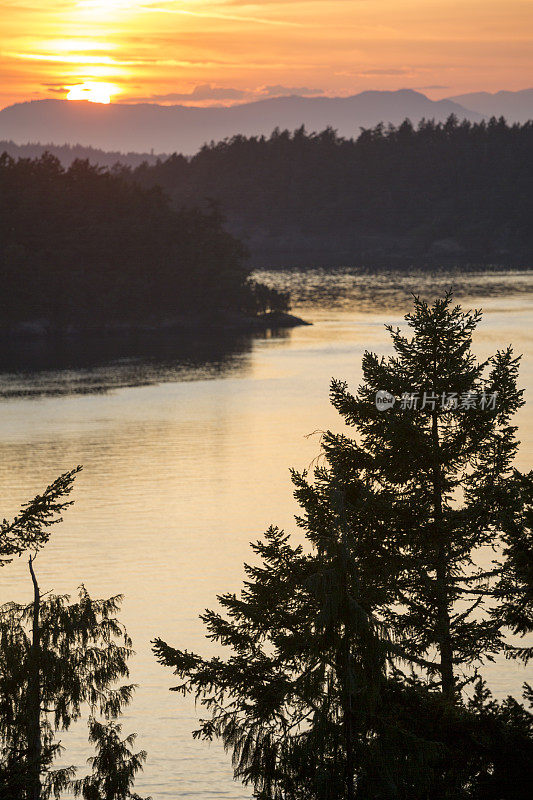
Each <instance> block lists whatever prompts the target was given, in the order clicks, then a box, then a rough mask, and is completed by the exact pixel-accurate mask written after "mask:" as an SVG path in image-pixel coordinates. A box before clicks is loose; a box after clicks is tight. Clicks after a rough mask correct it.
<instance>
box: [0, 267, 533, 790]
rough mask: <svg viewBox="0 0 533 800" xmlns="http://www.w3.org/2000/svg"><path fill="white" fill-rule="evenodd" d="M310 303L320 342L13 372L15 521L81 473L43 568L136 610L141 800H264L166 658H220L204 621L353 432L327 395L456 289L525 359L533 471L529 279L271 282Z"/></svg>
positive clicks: (199, 348) (295, 340)
mask: <svg viewBox="0 0 533 800" xmlns="http://www.w3.org/2000/svg"><path fill="white" fill-rule="evenodd" d="M260 277H262V278H263V279H266V280H268V281H269V282H271V283H272V284H274V285H277V286H280V287H282V288H285V287H288V288H291V289H292V290H293V292H294V293H295V299H296V307H295V312H296V313H299V314H300V315H301V316H303V317H305V318H306V319H308V320H309V321H312V322H313V323H314V324H313V325H312V326H311V327H302V328H296V329H294V330H291V331H289V332H282V333H279V334H275V333H274V334H270V335H269V336H256V337H242V336H241V337H236V338H231V337H222V338H221V337H219V336H217V337H209V336H204V337H200V338H198V337H197V338H196V339H195V341H190V340H184V341H182V340H178V341H168V339H167V340H166V341H161V340H160V339H159V338H158V337H152V338H148V339H147V338H146V337H140V338H139V337H137V338H130V339H125V340H116V339H102V340H101V341H99V342H93V343H91V344H90V345H89V344H85V345H84V348H83V350H82V352H80V348H79V345H77V344H76V343H75V342H72V341H71V342H68V341H67V342H55V343H53V344H52V345H48V346H44V345H42V344H40V345H36V344H33V345H30V344H27V345H26V346H25V347H24V348H22V349H20V348H19V349H17V351H16V352H15V351H14V350H13V349H11V351H10V352H9V353H4V354H3V355H2V357H1V360H0V369H1V370H2V372H3V375H2V377H1V380H0V390H1V399H0V403H1V412H2V423H1V428H0V431H1V435H0V448H1V456H2V457H1V459H0V486H1V490H2V509H1V512H0V513H2V515H3V516H6V517H10V516H12V515H13V514H14V513H15V512H16V510H17V509H18V507H19V506H20V504H21V503H22V502H24V501H25V500H26V499H28V498H29V497H31V496H33V494H35V493H36V492H38V491H40V490H41V489H42V488H43V487H44V486H45V485H46V484H47V483H49V482H50V481H51V480H52V479H53V478H54V477H55V476H56V475H57V474H59V473H60V472H62V471H64V470H67V469H70V468H71V467H72V466H74V465H76V464H78V463H81V464H83V466H84V470H83V472H82V474H81V475H80V476H79V478H78V479H77V481H76V488H75V492H74V495H73V497H74V499H75V506H74V507H73V508H72V509H70V510H69V511H68V512H67V513H66V517H65V522H64V524H63V525H62V526H61V528H57V529H56V530H55V531H54V534H53V537H52V540H51V541H50V543H49V545H48V546H47V548H46V549H45V551H43V552H42V553H41V554H40V555H39V558H38V561H37V571H38V575H39V579H40V582H41V586H42V588H43V589H45V590H46V589H53V590H54V591H56V592H69V593H74V592H75V590H76V587H77V586H78V585H79V584H80V583H81V582H82V581H83V582H84V583H85V585H86V586H87V588H88V589H89V591H90V592H91V594H92V595H93V596H107V595H110V594H115V593H117V592H122V593H124V595H125V601H124V608H123V614H122V618H123V620H124V622H125V623H126V625H127V627H128V629H129V631H130V633H131V635H132V637H133V640H134V645H135V649H136V653H137V654H136V656H135V658H134V660H133V662H132V678H133V680H134V681H136V682H138V683H139V684H140V688H139V690H138V692H137V694H136V697H135V700H134V702H133V703H132V705H131V706H130V708H129V710H128V713H127V714H126V716H125V718H124V720H123V725H124V731H125V732H130V731H132V730H133V731H137V732H138V734H139V738H138V742H137V743H138V745H139V747H142V748H145V749H146V750H147V751H148V754H149V758H148V762H147V765H146V768H145V771H144V773H143V774H142V776H141V777H140V778H139V779H138V781H137V784H136V788H137V791H138V792H139V793H140V794H141V795H143V794H144V795H147V794H151V795H152V797H153V798H154V800H163V799H164V798H202V800H206V798H209V797H212V798H217V799H218V798H220V800H222V799H223V798H226V799H227V800H243V798H249V797H250V791H249V790H247V789H245V788H243V787H242V786H241V785H240V784H238V783H235V782H234V781H233V780H232V771H231V765H230V762H229V757H228V756H227V755H226V754H224V752H223V751H222V750H221V748H220V747H219V746H218V745H216V744H213V745H207V744H205V743H202V742H195V741H193V740H192V738H191V735H190V732H191V730H193V729H194V728H195V727H196V720H197V715H196V713H195V708H194V704H193V702H192V701H191V700H189V699H183V698H181V697H179V696H177V695H176V694H173V693H172V694H171V693H170V692H169V691H168V688H169V687H170V686H172V685H173V683H174V681H173V676H172V675H171V674H170V672H169V671H168V670H166V669H164V668H162V667H160V666H159V665H158V664H157V663H156V662H155V660H154V658H153V656H152V654H151V650H150V640H151V639H152V638H153V637H155V636H161V637H162V638H164V639H166V640H167V641H168V642H169V643H171V644H173V645H175V646H178V647H181V648H187V649H189V650H197V651H201V652H202V653H204V654H206V655H209V654H211V653H214V652H215V650H216V648H215V646H214V645H212V644H211V643H208V642H206V641H205V640H204V638H203V627H202V624H201V623H200V622H199V620H198V614H199V613H200V612H201V611H202V610H203V609H204V608H206V607H213V606H214V605H215V595H216V594H217V593H221V592H224V591H229V590H238V588H239V585H240V582H241V580H242V574H243V573H242V563H243V561H245V560H246V559H248V558H249V555H250V551H249V545H248V543H249V542H250V541H251V540H254V539H256V538H258V537H259V536H260V535H261V533H262V532H263V531H264V530H265V529H266V527H267V526H268V525H269V524H270V523H276V524H278V525H280V526H282V527H285V528H286V529H287V530H294V529H295V526H294V523H293V521H292V515H293V514H294V513H295V511H296V505H295V502H294V500H293V498H292V488H291V483H290V479H289V473H288V468H289V467H290V466H295V467H297V468H305V467H308V466H309V465H310V464H311V463H312V462H313V459H314V458H315V457H316V456H317V454H318V452H319V434H316V435H315V436H311V437H309V438H308V437H307V435H308V434H309V433H311V432H313V431H317V430H318V431H320V430H322V429H326V428H333V429H336V430H339V429H340V428H341V424H340V420H339V418H338V416H337V414H336V412H335V411H334V410H333V409H332V408H331V407H330V405H329V402H328V386H329V381H330V379H331V377H333V376H335V377H339V378H343V379H346V380H347V381H348V382H349V383H350V385H351V386H353V387H354V389H355V388H356V386H357V384H358V381H359V378H360V363H361V357H362V355H363V352H364V350H365V349H367V348H369V349H373V350H375V351H377V352H382V353H388V352H390V345H389V341H388V335H387V333H386V331H385V330H384V327H383V324H384V323H385V322H390V323H393V324H397V323H398V324H399V323H400V322H401V318H402V315H403V313H404V312H405V311H407V310H408V309H409V305H410V299H409V292H410V291H417V292H420V293H421V294H423V295H425V296H428V297H430V296H433V295H434V294H435V292H437V291H438V290H440V289H442V287H445V286H449V285H450V284H451V283H454V284H455V285H456V286H457V289H458V297H459V298H460V299H461V301H463V302H464V303H465V304H467V305H469V306H476V307H479V306H482V307H483V308H484V310H485V316H484V320H483V323H482V325H481V327H480V329H479V331H478V334H477V336H476V340H475V348H476V351H477V353H478V354H479V356H480V357H481V356H484V355H487V354H488V353H489V352H492V351H493V350H494V349H496V348H498V347H501V346H504V345H506V344H507V343H509V342H512V343H513V344H514V345H515V346H516V349H517V351H518V352H521V353H523V354H524V362H523V367H522V373H521V380H522V385H523V386H524V387H525V389H526V400H529V401H530V402H529V403H528V404H527V406H526V407H525V408H524V409H522V410H521V412H520V414H519V425H520V436H521V439H522V446H521V450H520V455H519V458H518V462H517V465H518V466H519V467H520V468H522V469H526V468H528V469H529V468H530V467H531V464H532V461H533V459H532V455H533V412H532V409H533V340H532V335H531V323H532V320H533V272H527V273H516V274H498V273H486V274H479V273H477V274H472V275H466V276H465V275H444V274H443V275H438V276H432V277H429V278H424V277H422V276H420V275H403V276H402V275H392V274H389V275H387V274H383V275H380V276H377V277H371V276H367V275H353V274H351V273H349V272H338V273H336V274H335V275H333V276H331V275H329V276H327V275H324V274H323V273H321V272H319V271H313V272H307V273H298V272H285V273H275V274H271V273H261V276H260ZM0 592H1V596H2V599H3V600H6V599H15V600H19V601H28V600H29V599H30V597H31V586H30V582H29V578H28V576H27V568H26V566H25V564H24V563H23V562H21V561H18V562H16V563H14V564H13V565H11V566H9V567H6V568H5V569H4V570H3V571H2V574H1V584H0ZM487 675H488V676H489V678H490V683H491V686H492V687H493V688H494V689H495V691H496V693H497V694H498V695H502V694H505V693H508V692H511V691H512V692H515V693H518V692H519V689H520V686H521V683H522V681H523V680H524V679H525V678H526V675H525V673H524V671H523V669H521V668H519V667H518V666H517V665H515V664H513V663H509V662H503V663H502V662H499V663H497V664H496V665H492V666H491V667H490V669H488V670H487ZM61 738H62V740H63V743H64V744H66V745H68V750H67V753H66V760H67V761H68V762H69V763H74V764H78V765H80V766H82V765H83V761H84V759H85V758H86V757H87V756H88V755H90V754H91V753H90V750H89V748H88V746H87V744H86V729H85V727H84V726H83V725H81V726H77V727H76V728H75V729H74V731H73V732H72V734H71V735H69V736H62V737H61Z"/></svg>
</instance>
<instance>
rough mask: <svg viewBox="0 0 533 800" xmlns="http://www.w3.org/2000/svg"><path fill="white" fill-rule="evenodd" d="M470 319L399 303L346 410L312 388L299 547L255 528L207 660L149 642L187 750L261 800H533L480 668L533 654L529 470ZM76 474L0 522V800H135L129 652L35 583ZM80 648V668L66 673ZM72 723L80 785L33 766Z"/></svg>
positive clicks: (46, 765)
mask: <svg viewBox="0 0 533 800" xmlns="http://www.w3.org/2000/svg"><path fill="white" fill-rule="evenodd" d="M480 318H481V315H480V313H479V312H477V311H475V312H470V311H465V310H463V309H462V308H461V307H460V306H457V305H454V303H453V299H452V296H451V294H450V293H448V294H446V295H445V296H444V297H442V298H440V299H438V300H436V301H435V302H434V303H433V304H432V305H429V304H427V303H426V302H424V301H422V300H420V299H419V298H415V302H414V309H413V311H412V312H411V313H410V314H408V315H407V316H406V324H407V327H408V329H409V330H408V331H405V330H401V329H399V328H393V327H389V328H388V330H389V332H390V335H391V339H392V345H393V355H391V356H389V357H387V358H385V357H381V356H378V355H377V354H375V353H371V352H366V353H365V355H364V357H363V363H362V367H363V382H362V384H361V386H360V387H359V389H358V390H357V392H356V393H355V394H354V393H352V392H351V391H350V390H349V387H348V386H347V384H346V383H345V382H343V381H338V380H334V381H333V382H332V384H331V400H332V403H333V405H334V407H335V408H336V409H337V410H338V412H339V414H340V416H341V419H342V421H343V423H344V425H345V429H346V430H347V431H349V430H350V429H353V432H354V433H353V436H350V435H348V433H347V432H345V433H335V432H332V431H325V432H323V434H322V436H321V443H320V454H319V457H318V458H317V460H316V466H315V469H314V470H313V473H312V474H309V473H308V472H306V471H304V472H297V471H293V473H292V478H293V483H294V491H295V497H296V499H297V501H298V503H299V506H300V509H301V510H300V512H299V515H298V516H297V518H296V521H297V524H298V526H299V528H300V530H301V531H302V532H303V534H304V537H303V542H302V537H301V536H300V537H299V541H298V542H296V541H295V537H293V536H291V535H290V534H288V533H285V532H284V531H282V530H280V529H279V528H277V527H276V526H272V527H270V528H269V529H268V531H267V532H266V534H265V535H264V537H263V538H262V539H260V540H259V541H257V542H256V543H254V544H253V545H252V550H253V555H254V558H253V562H252V563H250V564H248V565H246V568H245V569H246V579H245V582H244V585H243V588H242V591H241V592H240V593H239V594H236V593H233V592H229V593H227V594H224V595H222V596H220V597H219V598H218V601H219V605H220V609H219V610H216V611H211V610H208V611H206V612H205V613H204V614H203V616H202V619H203V621H204V623H205V625H206V629H207V633H206V635H207V637H208V638H209V639H210V640H212V641H216V642H218V643H219V645H220V646H221V651H222V654H218V655H217V656H215V657H212V658H204V657H202V656H201V655H199V654H195V653H192V652H190V651H188V650H186V649H181V648H178V647H175V646H173V645H171V644H169V643H167V642H165V641H163V640H161V639H159V638H156V639H155V640H154V642H153V649H154V653H155V656H156V657H157V659H158V660H159V661H160V663H161V664H163V665H164V666H166V667H169V668H171V669H172V670H173V671H174V673H175V674H176V675H177V677H178V680H179V683H178V685H177V686H175V687H174V689H175V690H178V691H180V692H182V693H183V694H187V693H192V694H193V695H194V696H195V697H196V699H197V700H198V701H199V703H200V706H201V709H202V711H201V719H200V722H199V727H198V729H197V730H196V731H195V732H194V736H196V737H199V738H202V739H206V740H210V739H213V738H219V739H221V740H222V742H223V743H224V745H225V747H226V749H227V750H228V751H230V753H231V756H232V761H233V766H234V773H235V777H236V778H237V779H239V780H241V781H243V782H244V783H245V784H247V785H250V786H251V787H252V789H253V792H254V795H253V796H254V797H255V798H257V800H525V799H526V798H528V797H529V796H530V791H531V781H532V778H533V714H532V713H531V710H530V707H531V705H532V704H533V689H532V688H531V686H530V685H528V684H527V683H525V684H524V692H523V698H521V699H518V698H516V697H513V696H509V697H507V698H506V699H503V700H496V699H494V697H493V696H492V694H491V691H490V687H489V686H488V685H487V683H486V681H485V679H484V678H483V667H484V665H485V664H487V663H488V662H491V661H493V660H494V659H496V658H502V657H506V658H509V659H512V660H514V661H517V662H518V663H522V664H523V665H527V664H528V663H529V661H530V660H531V658H532V657H533V647H531V646H530V645H529V644H528V640H527V638H525V637H527V636H528V635H529V634H531V632H532V631H533V473H532V472H526V473H522V472H520V471H518V470H517V469H516V468H515V466H514V459H515V456H516V453H517V449H518V441H517V437H516V433H517V428H516V425H515V423H514V415H515V413H516V412H517V411H518V409H519V408H520V407H521V406H522V405H523V403H524V400H523V392H522V390H521V389H520V388H519V387H518V383H517V381H518V370H519V358H517V357H516V356H515V355H514V353H513V351H512V348H511V347H507V348H503V349H501V350H499V351H497V352H496V353H495V354H494V355H493V356H491V357H489V358H487V359H486V360H484V361H482V362H479V361H478V360H477V359H476V357H475V355H474V354H473V352H472V349H471V344H472V336H473V334H474V331H475V329H476V326H477V325H478V323H479V321H480ZM384 393H385V396H386V398H388V404H387V406H380V405H379V403H378V402H377V401H376V397H377V396H378V394H379V395H380V396H383V394H384ZM76 472H77V471H74V472H72V473H67V474H66V475H64V476H61V477H60V478H59V479H58V480H57V481H56V482H55V483H54V484H52V486H51V487H49V488H48V489H47V490H46V492H45V493H44V494H43V495H42V496H40V497H37V498H36V499H35V500H34V501H32V502H31V503H30V504H29V505H28V506H26V507H25V509H24V510H23V511H21V513H20V514H19V516H18V517H17V518H16V519H15V520H14V521H13V522H11V523H9V522H7V521H4V523H3V524H2V530H1V549H0V555H1V557H2V561H3V563H5V564H6V565H7V566H8V562H9V560H10V559H11V558H13V557H14V556H15V555H18V554H21V553H23V552H24V553H27V554H29V559H28V568H29V576H30V578H31V582H32V586H33V601H32V602H31V603H30V604H29V605H28V606H27V607H20V606H18V605H15V604H8V605H6V606H4V607H3V608H2V609H1V610H0V611H1V614H0V723H1V724H0V796H3V797H10V798H11V800H30V799H31V800H41V798H48V797H49V796H50V795H51V794H53V793H54V792H55V793H56V796H58V795H59V794H60V793H61V791H62V789H63V788H64V787H66V786H71V787H73V788H74V791H75V792H76V793H78V794H80V795H81V796H82V797H83V798H85V800H97V799H98V800H127V798H132V797H133V798H135V797H136V795H135V794H134V793H133V782H134V778H135V775H136V773H137V772H138V771H139V770H140V769H141V768H142V764H143V760H144V758H145V755H146V754H144V753H143V752H139V753H135V752H134V751H133V750H132V743H133V738H132V737H131V736H129V737H126V738H125V739H122V738H121V729H120V726H119V724H118V723H117V721H116V720H117V718H118V717H119V716H120V713H121V711H122V709H123V708H124V707H125V705H127V703H128V702H129V700H130V698H131V694H132V687H131V686H128V685H127V684H125V685H123V686H122V687H119V688H118V689H117V688H116V683H117V681H119V680H121V679H123V678H127V659H128V657H129V655H130V654H131V642H130V641H129V638H128V636H127V634H126V632H125V631H124V629H123V627H122V626H121V625H120V623H119V621H118V619H117V610H118V606H119V598H110V599H108V600H104V601H94V600H92V599H91V598H90V597H89V595H88V593H87V592H86V590H85V589H82V590H81V592H80V596H79V599H78V600H77V601H76V602H74V603H73V604H72V603H71V602H70V600H69V599H68V598H57V597H54V596H46V597H45V596H44V595H43V594H42V593H41V591H40V588H39V584H38V580H37V578H36V575H35V557H36V554H37V552H38V550H39V549H40V548H41V547H43V546H44V545H45V544H46V541H47V540H48V537H49V535H50V526H51V525H53V524H55V522H57V521H58V517H59V515H60V514H61V513H62V511H63V509H64V508H65V506H66V505H68V504H69V502H68V499H66V498H67V496H68V494H69V492H70V491H71V488H72V482H73V480H74V477H75V475H76ZM84 648H85V649H86V650H87V651H89V652H90V653H92V654H94V655H93V656H91V658H90V659H88V661H87V660H85V659H81V661H82V662H83V664H84V668H83V670H81V671H80V669H79V665H80V653H84V652H85V649H84ZM96 665H97V666H98V668H96ZM82 706H86V707H88V711H89V729H90V738H91V740H92V741H93V742H94V743H95V745H96V748H97V756H96V757H95V758H94V759H93V760H92V762H91V763H92V770H93V771H92V774H90V775H89V776H87V777H86V778H82V779H76V778H75V776H74V774H73V771H72V770H69V769H68V768H67V769H66V770H65V769H63V770H59V771H58V770H54V769H53V762H54V759H55V757H56V755H57V744H56V743H55V736H56V734H57V733H58V731H60V730H61V729H62V728H65V727H68V725H69V724H70V722H71V720H73V719H76V718H78V717H79V715H80V713H81V709H82ZM99 716H101V717H103V720H99V719H98V717H99ZM10 781H11V783H9V782H10ZM17 781H18V782H17ZM5 786H8V790H5V789H4V787H5ZM2 791H4V794H3V795H2ZM10 792H11V793H10Z"/></svg>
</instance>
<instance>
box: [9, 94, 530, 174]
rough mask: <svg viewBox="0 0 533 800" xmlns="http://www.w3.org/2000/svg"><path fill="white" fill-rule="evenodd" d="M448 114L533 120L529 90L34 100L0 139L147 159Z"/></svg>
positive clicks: (12, 113)
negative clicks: (282, 133) (226, 99)
mask: <svg viewBox="0 0 533 800" xmlns="http://www.w3.org/2000/svg"><path fill="white" fill-rule="evenodd" d="M450 114H455V115H456V116H457V117H458V118H459V119H468V120H470V121H472V122H477V121H480V120H482V119H484V118H487V119H488V118H489V117H491V116H497V117H499V116H501V115H503V116H505V117H506V118H507V119H508V121H509V122H525V121H526V120H528V119H532V118H533V89H526V90H523V91H520V92H503V91H502V92H496V93H495V94H489V93H487V92H478V93H472V94H464V95H458V96H457V97H450V98H447V99H445V100H430V99H429V98H428V97H426V95H424V94H422V93H421V92H417V91H414V90H412V89H402V90H399V91H392V92H386V91H367V92H361V93H360V94H356V95H353V96H351V97H300V96H297V95H294V96H290V97H275V98H270V99H267V100H259V101H255V102H251V103H244V104H241V105H234V106H217V107H210V108H198V107H191V106H184V105H171V106H164V105H158V104H155V103H154V104H152V103H140V104H131V105H128V104H118V103H116V104H115V103H113V104H109V105H101V104H97V103H89V102H87V101H75V102H73V101H69V100H55V99H47V100H33V101H30V102H26V103H17V104H15V105H12V106H8V107H7V108H4V109H3V110H2V111H0V140H3V141H2V145H3V147H4V148H5V149H6V150H8V152H10V151H16V148H15V147H14V144H15V143H16V144H17V145H21V144H25V143H41V144H43V145H46V144H54V145H56V146H64V145H71V146H74V145H82V146H84V147H92V148H98V149H100V150H105V151H116V153H117V156H118V154H120V153H123V154H124V153H128V152H130V154H131V153H151V154H152V157H153V154H154V153H171V152H179V153H183V154H185V155H192V154H194V153H195V152H197V151H198V150H199V149H200V147H201V146H202V145H203V144H204V143H206V142H210V141H219V140H221V139H224V138H226V137H231V136H234V135H236V134H242V135H244V136H260V135H262V134H264V135H269V134H270V133H271V132H272V130H273V129H274V128H276V127H279V128H280V129H289V130H295V129H296V128H299V127H300V126H301V125H305V127H306V129H307V130H308V131H320V130H323V129H324V128H326V127H327V126H331V127H333V128H334V129H335V130H337V132H338V134H339V135H340V136H345V137H354V136H355V137H356V136H357V135H358V134H359V132H360V128H370V127H374V126H375V125H377V124H378V123H380V122H383V123H385V124H387V123H391V124H393V125H398V124H399V123H401V122H402V121H403V120H404V119H406V118H409V119H410V120H411V121H412V122H413V123H415V124H416V123H418V122H419V121H420V120H421V119H423V118H425V119H434V120H435V121H437V122H439V121H444V120H445V119H447V118H448V117H449V116H450ZM10 143H13V146H11V147H10ZM17 154H20V153H16V152H13V155H17ZM71 155H73V154H69V153H68V152H64V153H62V154H60V157H61V160H63V161H67V162H68V161H69V156H71ZM70 160H72V159H71V158H70ZM91 160H96V158H93V157H91ZM115 160H120V159H119V158H118V157H117V158H116V159H115ZM130 160H131V159H130Z"/></svg>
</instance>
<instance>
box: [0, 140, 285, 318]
mask: <svg viewBox="0 0 533 800" xmlns="http://www.w3.org/2000/svg"><path fill="white" fill-rule="evenodd" d="M245 255H246V253H245V250H244V248H243V246H242V245H241V243H240V242H239V241H237V240H236V239H235V238H234V237H233V236H231V235H230V234H229V233H227V232H226V231H225V230H224V227H223V220H222V218H221V216H220V214H219V213H218V212H217V210H216V209H215V208H214V207H213V206H211V207H210V208H209V209H208V210H206V211H200V210H198V209H194V208H188V209H183V210H179V211H178V210H175V209H174V208H173V207H172V206H171V204H170V202H169V200H168V199H167V198H166V196H165V195H164V194H163V192H162V191H161V190H160V189H158V188H151V189H142V188H140V187H139V186H136V185H134V184H132V183H131V181H126V180H124V178H123V177H121V176H120V175H118V174H115V173H114V172H113V171H108V170H105V169H102V168H100V167H95V166H91V165H90V164H89V162H88V161H74V163H73V164H72V165H71V166H70V167H69V168H68V169H66V170H65V169H64V168H63V167H62V166H61V164H60V162H59V161H58V160H57V159H56V158H54V157H52V156H50V155H49V154H45V155H43V156H42V157H41V158H39V159H35V160H33V161H32V160H29V159H19V160H18V161H15V160H14V159H12V158H10V157H9V156H7V155H6V154H5V153H4V155H1V156H0V281H1V285H2V293H1V297H2V300H1V304H0V309H1V320H2V323H1V324H2V327H3V328H5V327H8V326H10V325H13V324H16V323H20V322H34V321H41V322H42V323H44V324H47V325H49V326H51V327H52V328H54V327H56V328H62V327H64V326H66V325H75V326H78V327H79V326H85V327H87V326H89V327H90V326H101V325H102V324H105V323H108V324H110V323H117V322H123V323H130V324H133V323H137V324H138V323H141V322H145V323H147V322H148V323H149V322H152V323H157V322H161V321H165V320H167V321H171V320H172V318H173V316H175V315H180V314H182V315H183V314H189V315H192V314H199V313H203V314H206V315H213V314H216V313H218V312H224V311H228V310H230V311H247V312H252V313H253V312H255V311H256V310H257V309H258V308H259V306H260V305H261V302H262V298H261V297H259V294H260V287H259V286H257V285H256V284H253V283H252V282H251V281H249V269H248V268H247V266H246V265H245ZM258 293H259V294H258ZM278 300H279V302H280V303H281V305H283V303H284V302H285V301H284V299H283V298H282V297H279V298H278V296H277V295H276V293H275V292H270V295H269V298H268V304H269V305H270V307H272V306H273V305H274V306H275V307H277V305H276V304H277V301H278Z"/></svg>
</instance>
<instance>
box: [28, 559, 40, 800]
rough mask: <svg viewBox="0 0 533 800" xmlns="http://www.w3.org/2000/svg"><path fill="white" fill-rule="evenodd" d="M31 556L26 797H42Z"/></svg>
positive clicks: (36, 605) (35, 603) (35, 585)
mask: <svg viewBox="0 0 533 800" xmlns="http://www.w3.org/2000/svg"><path fill="white" fill-rule="evenodd" d="M33 559H34V557H31V556H30V560H29V567H30V575H31V579H32V582H33V629H32V641H31V657H30V673H29V678H28V767H29V769H28V772H29V775H28V778H29V780H28V790H29V791H28V797H29V798H31V800H41V756H42V743H41V664H40V661H41V629H40V619H39V614H40V607H41V595H40V592H39V584H38V583H37V578H36V577H35V572H34V570H33Z"/></svg>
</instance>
